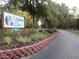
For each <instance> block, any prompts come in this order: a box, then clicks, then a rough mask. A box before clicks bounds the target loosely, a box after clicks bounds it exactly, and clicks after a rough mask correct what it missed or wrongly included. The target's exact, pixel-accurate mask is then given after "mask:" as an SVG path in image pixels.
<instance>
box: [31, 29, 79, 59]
mask: <svg viewBox="0 0 79 59" xmlns="http://www.w3.org/2000/svg"><path fill="white" fill-rule="evenodd" d="M59 32H60V33H61V34H60V35H59V36H57V37H56V38H55V39H54V40H53V41H52V42H51V43H50V44H49V45H48V47H46V48H44V49H43V50H41V51H39V52H38V53H35V54H33V55H32V59H79V37H78V36H77V35H75V34H72V33H70V32H67V31H63V30H59Z"/></svg>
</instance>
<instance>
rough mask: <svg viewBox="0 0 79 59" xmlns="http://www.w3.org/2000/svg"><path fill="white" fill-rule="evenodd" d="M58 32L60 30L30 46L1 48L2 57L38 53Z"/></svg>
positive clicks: (9, 57)
mask: <svg viewBox="0 0 79 59" xmlns="http://www.w3.org/2000/svg"><path fill="white" fill-rule="evenodd" d="M58 34H59V32H54V33H53V34H52V35H51V36H50V37H47V38H45V39H44V40H42V41H40V42H38V43H36V44H33V45H30V46H25V47H20V48H14V49H6V50H0V59H19V58H21V57H24V56H29V55H31V54H33V53H36V52H38V51H39V50H41V49H43V48H45V47H46V46H47V45H48V44H49V43H50V42H51V41H52V39H54V38H55V37H56V36H57V35H58Z"/></svg>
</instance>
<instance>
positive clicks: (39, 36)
mask: <svg viewBox="0 0 79 59" xmlns="http://www.w3.org/2000/svg"><path fill="white" fill-rule="evenodd" d="M30 37H31V39H32V41H36V40H39V39H40V40H41V39H43V38H45V37H46V35H45V34H43V33H39V32H38V33H36V34H33V35H31V36H30Z"/></svg>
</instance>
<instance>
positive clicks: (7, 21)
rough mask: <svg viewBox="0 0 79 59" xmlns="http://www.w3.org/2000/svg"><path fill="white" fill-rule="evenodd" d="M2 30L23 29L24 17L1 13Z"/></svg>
mask: <svg viewBox="0 0 79 59" xmlns="http://www.w3.org/2000/svg"><path fill="white" fill-rule="evenodd" d="M3 25H4V28H24V17H22V16H17V15H14V14H10V13H6V12H4V13H3Z"/></svg>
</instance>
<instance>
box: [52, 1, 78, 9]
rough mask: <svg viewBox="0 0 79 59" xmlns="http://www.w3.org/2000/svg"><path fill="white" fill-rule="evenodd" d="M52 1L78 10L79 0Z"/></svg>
mask: <svg viewBox="0 0 79 59" xmlns="http://www.w3.org/2000/svg"><path fill="white" fill-rule="evenodd" d="M52 1H55V2H57V3H59V4H61V3H64V4H66V5H67V6H68V7H69V8H73V7H74V6H76V7H77V8H78V9H79V0H52Z"/></svg>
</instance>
